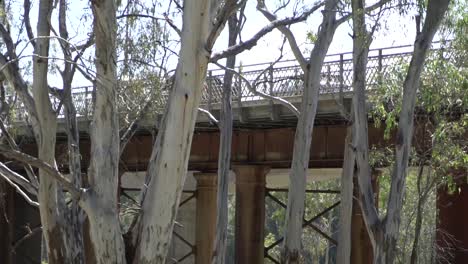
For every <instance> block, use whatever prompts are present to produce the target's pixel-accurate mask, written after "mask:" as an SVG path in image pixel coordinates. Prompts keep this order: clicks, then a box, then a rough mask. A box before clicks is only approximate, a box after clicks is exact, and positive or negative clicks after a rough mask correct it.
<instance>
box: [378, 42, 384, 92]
mask: <svg viewBox="0 0 468 264" xmlns="http://www.w3.org/2000/svg"><path fill="white" fill-rule="evenodd" d="M382 53H383V51H382V49H379V58H378V59H379V65H378V72H379V74H378V77H377V82H378V86H379V88H380V86H381V85H382V79H383V76H382V75H383V72H382V70H383V65H382V59H383V56H382Z"/></svg>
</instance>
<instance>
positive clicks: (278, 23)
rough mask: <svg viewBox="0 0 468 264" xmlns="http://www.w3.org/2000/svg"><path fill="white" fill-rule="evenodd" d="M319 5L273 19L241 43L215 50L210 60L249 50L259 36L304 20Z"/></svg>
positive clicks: (255, 43)
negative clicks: (289, 15)
mask: <svg viewBox="0 0 468 264" xmlns="http://www.w3.org/2000/svg"><path fill="white" fill-rule="evenodd" d="M321 6H323V3H321V4H320V5H316V6H313V7H312V8H310V9H309V10H307V11H305V12H304V13H302V14H301V15H300V16H297V17H289V18H284V19H282V20H275V21H273V22H271V23H270V24H268V25H267V26H265V27H263V28H262V29H261V30H260V31H258V32H257V33H256V34H255V35H254V36H253V37H252V38H250V39H249V40H247V41H245V42H242V43H239V44H237V45H234V46H232V47H229V48H228V49H226V50H224V51H221V52H217V53H215V54H213V56H211V58H210V62H216V61H218V60H220V59H223V58H226V57H229V56H233V55H237V54H239V53H241V52H243V51H245V50H250V49H251V48H253V47H254V46H255V45H257V42H258V40H259V39H260V38H261V37H263V36H265V35H266V34H267V33H270V32H271V31H273V29H275V28H277V27H281V26H288V25H292V24H295V23H299V22H302V21H305V20H307V18H308V17H309V15H311V14H312V13H313V12H315V11H316V10H318V9H319V8H320V7H321Z"/></svg>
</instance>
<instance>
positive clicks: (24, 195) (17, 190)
mask: <svg viewBox="0 0 468 264" xmlns="http://www.w3.org/2000/svg"><path fill="white" fill-rule="evenodd" d="M0 165H1V166H0V176H1V177H2V178H3V179H4V180H5V181H6V182H7V183H8V184H9V185H11V186H12V187H13V188H15V190H16V192H17V193H18V194H19V195H21V196H22V197H23V198H24V200H26V202H27V203H28V204H30V205H32V206H34V207H39V203H38V202H35V201H33V200H32V199H31V198H30V197H29V196H28V195H27V194H26V193H25V192H24V191H23V190H22V189H21V188H20V187H19V186H18V185H16V184H15V183H14V182H13V181H12V180H11V179H10V178H8V177H6V176H5V174H3V171H2V166H5V165H4V164H3V163H1V162H0ZM36 195H37V194H36Z"/></svg>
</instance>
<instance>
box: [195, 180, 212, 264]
mask: <svg viewBox="0 0 468 264" xmlns="http://www.w3.org/2000/svg"><path fill="white" fill-rule="evenodd" d="M193 176H194V177H195V180H196V181H197V213H196V228H195V243H196V254H195V263H196V264H203V263H211V257H212V256H211V253H212V251H213V247H214V240H215V235H216V211H217V210H216V207H217V206H216V203H217V202H216V193H217V191H216V189H217V177H218V175H217V174H216V173H194V174H193Z"/></svg>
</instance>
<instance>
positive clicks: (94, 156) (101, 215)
mask: <svg viewBox="0 0 468 264" xmlns="http://www.w3.org/2000/svg"><path fill="white" fill-rule="evenodd" d="M91 7H92V10H93V14H94V34H95V41H96V49H95V52H96V99H95V107H94V114H93V122H92V124H91V128H90V136H91V156H90V167H89V170H88V177H89V184H90V186H91V187H90V190H89V192H88V194H87V196H86V198H85V200H83V201H81V204H82V205H83V209H84V210H85V212H86V214H87V215H88V219H89V226H90V231H89V233H90V239H91V244H92V247H93V253H94V262H95V263H100V264H104V263H116V264H118V263H125V262H126V260H125V246H124V243H123V238H122V233H121V230H120V223H119V218H118V217H119V212H118V207H117V202H118V201H117V189H118V165H119V144H120V138H119V123H118V115H117V114H118V113H117V104H116V102H117V97H116V96H117V94H116V91H117V89H116V88H117V76H116V61H117V58H116V53H115V52H116V49H115V40H116V30H117V24H116V7H115V1H114V0H96V1H92V5H91Z"/></svg>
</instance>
